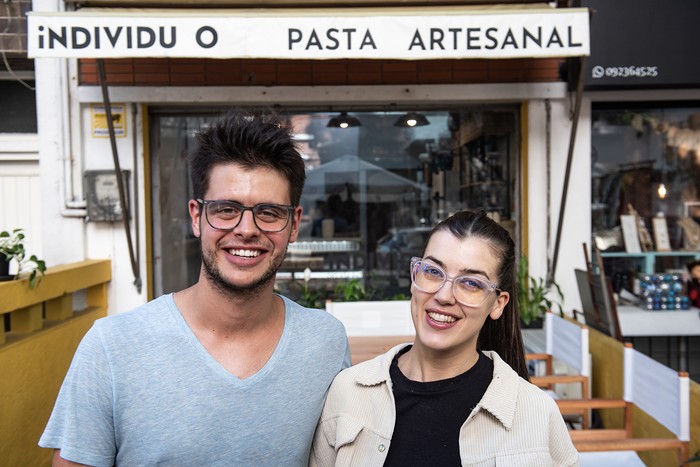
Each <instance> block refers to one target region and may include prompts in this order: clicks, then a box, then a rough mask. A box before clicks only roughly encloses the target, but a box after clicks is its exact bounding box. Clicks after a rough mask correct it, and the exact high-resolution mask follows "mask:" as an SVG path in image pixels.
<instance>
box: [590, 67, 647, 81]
mask: <svg viewBox="0 0 700 467" xmlns="http://www.w3.org/2000/svg"><path fill="white" fill-rule="evenodd" d="M657 76H659V67H656V66H608V67H602V66H594V67H593V69H592V70H591V77H592V78H594V79H597V78H655V77H657Z"/></svg>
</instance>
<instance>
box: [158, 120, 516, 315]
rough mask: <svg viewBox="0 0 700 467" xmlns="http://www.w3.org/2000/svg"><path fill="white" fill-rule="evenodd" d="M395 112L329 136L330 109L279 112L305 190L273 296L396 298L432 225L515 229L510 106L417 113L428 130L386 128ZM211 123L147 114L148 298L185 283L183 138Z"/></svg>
mask: <svg viewBox="0 0 700 467" xmlns="http://www.w3.org/2000/svg"><path fill="white" fill-rule="evenodd" d="M412 110H413V109H412ZM403 114H404V112H398V111H395V112H383V111H375V112H369V111H363V112H349V115H350V116H351V117H355V118H357V119H358V120H359V121H360V125H359V126H351V127H348V128H338V127H329V126H328V122H329V121H330V119H331V118H333V117H335V116H338V115H339V114H338V113H328V112H317V113H308V112H307V113H294V112H288V113H287V115H289V119H290V121H291V123H292V126H293V128H294V133H295V136H296V139H297V141H298V145H299V149H300V152H301V153H302V157H303V158H304V160H305V162H306V168H307V182H306V185H305V189H304V192H303V195H302V199H301V205H302V207H303V216H302V222H301V226H300V236H299V239H298V241H297V242H296V243H294V244H291V245H290V248H289V251H288V254H287V257H286V259H285V261H284V263H283V265H282V267H281V269H280V270H279V272H278V274H277V282H276V285H275V286H276V289H277V290H278V291H279V292H281V293H284V294H285V295H288V296H290V297H291V298H294V299H297V300H300V301H301V302H302V303H305V304H307V305H314V304H315V305H316V306H323V300H325V299H327V298H330V299H340V300H342V299H345V298H347V297H345V296H344V295H348V294H349V291H352V294H353V295H354V296H355V297H358V296H359V297H361V298H365V299H374V300H388V299H394V298H402V297H403V298H407V297H408V295H409V285H410V280H409V273H408V269H409V262H410V258H411V257H412V256H418V255H421V254H422V252H423V248H424V246H425V243H426V239H427V236H428V234H429V232H430V230H431V228H432V226H433V225H435V224H436V223H437V222H439V221H440V220H441V219H443V218H444V217H446V216H447V215H449V214H450V213H452V212H455V211H457V210H460V209H465V208H473V209H477V208H479V209H486V210H487V211H490V212H491V213H492V214H493V215H494V216H495V217H497V218H498V219H499V220H501V222H503V223H504V224H508V225H507V227H509V228H512V226H513V225H514V224H515V219H516V215H517V213H516V209H515V207H514V204H513V199H514V197H513V192H514V189H515V186H516V180H517V173H518V171H517V162H516V161H518V159H519V156H518V154H516V153H514V152H513V151H512V148H514V147H517V144H515V143H514V142H515V140H516V131H515V129H516V128H517V126H516V123H517V122H516V118H517V117H516V116H517V109H515V108H507V109H504V108H496V107H494V108H493V110H491V109H489V110H484V109H483V108H482V109H479V110H476V111H472V110H470V109H460V110H458V111H456V110H450V111H447V110H431V111H425V112H422V115H423V116H424V117H425V118H426V119H427V122H428V124H424V125H416V126H414V127H410V126H397V125H396V123H397V121H398V120H399V118H400V117H402V115H403ZM215 118H216V115H215V114H211V115H191V114H190V115H168V114H167V113H165V112H157V111H156V112H154V113H153V118H152V124H151V128H152V132H153V133H152V135H151V141H152V154H153V158H152V171H153V196H152V199H153V203H154V205H153V213H154V229H153V231H154V241H153V244H154V258H153V264H154V273H155V276H154V282H155V291H156V294H160V293H166V292H169V291H174V290H178V289H181V288H184V287H186V286H188V285H190V284H192V283H194V282H195V281H196V280H197V277H198V274H199V263H200V257H199V254H200V253H199V243H198V240H197V239H196V238H194V236H193V235H192V232H191V229H190V226H189V219H188V217H187V209H186V205H187V200H188V199H189V196H190V191H191V190H190V187H189V174H188V173H187V166H186V156H187V154H188V153H189V151H190V150H191V149H192V147H193V144H194V141H193V135H194V133H195V132H196V131H197V130H199V129H200V128H202V127H203V126H204V125H208V124H210V123H211V122H213V121H214V120H215ZM423 123H425V122H423ZM512 230H513V229H511V231H512ZM165 245H167V248H166V247H165ZM174 245H177V246H182V247H181V248H180V247H178V248H173V247H172V246H174ZM307 269H308V271H306V270H307ZM305 271H306V278H307V279H308V280H306V281H305ZM348 284H350V285H353V284H356V285H357V287H354V288H353V287H349V286H348ZM358 290H359V295H358Z"/></svg>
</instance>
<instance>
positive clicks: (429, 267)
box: [411, 257, 501, 307]
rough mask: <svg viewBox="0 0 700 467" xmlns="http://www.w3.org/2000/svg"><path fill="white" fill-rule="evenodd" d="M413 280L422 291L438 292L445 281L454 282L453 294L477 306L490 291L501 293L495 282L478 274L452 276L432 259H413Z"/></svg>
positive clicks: (465, 302) (461, 301) (458, 298)
mask: <svg viewBox="0 0 700 467" xmlns="http://www.w3.org/2000/svg"><path fill="white" fill-rule="evenodd" d="M411 282H412V283H413V285H414V286H415V287H416V288H417V289H418V290H420V291H421V292H426V293H436V292H437V291H438V290H440V289H441V288H442V287H443V286H444V285H445V282H452V295H453V296H454V298H455V300H456V301H457V302H459V303H461V304H462V305H465V306H470V307H476V306H479V305H481V304H482V303H484V301H485V300H486V297H488V295H489V292H492V291H493V292H496V295H500V293H501V289H499V288H498V286H497V285H496V284H494V283H493V282H489V281H487V280H486V279H482V278H480V277H478V276H470V275H464V276H457V277H450V276H448V275H447V273H446V272H445V270H444V269H443V268H441V267H440V266H438V265H437V264H435V263H433V262H432V261H430V260H427V259H423V258H418V257H413V258H412V259H411Z"/></svg>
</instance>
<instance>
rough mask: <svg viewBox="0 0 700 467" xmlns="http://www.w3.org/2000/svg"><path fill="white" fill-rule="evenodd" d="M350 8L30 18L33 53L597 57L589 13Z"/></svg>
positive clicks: (77, 55)
mask: <svg viewBox="0 0 700 467" xmlns="http://www.w3.org/2000/svg"><path fill="white" fill-rule="evenodd" d="M351 11H352V10H350V12H348V11H347V10H346V11H344V12H342V13H340V12H337V11H336V13H334V14H335V15H331V14H330V13H326V14H323V13H318V12H317V13H309V14H308V15H307V16H303V15H300V14H297V15H294V14H292V13H289V12H287V13H277V14H274V15H273V14H263V13H261V12H259V11H257V12H256V11H253V12H250V13H248V14H247V15H243V14H241V12H240V10H238V11H237V10H225V11H221V10H218V11H217V10H213V11H212V10H187V12H181V13H172V12H171V13H163V12H159V11H158V10H140V11H134V10H124V11H123V12H122V11H119V12H114V11H113V10H112V11H105V12H103V11H100V10H89V11H87V12H84V11H83V10H79V11H76V12H66V13H42V12H29V13H28V14H27V16H28V31H27V35H28V56H29V57H30V58H42V57H65V58H124V57H199V58H276V59H399V60H426V59H465V58H487V59H488V58H527V57H533V58H537V57H569V56H583V55H588V54H589V52H590V38H589V20H588V10H587V9H585V8H563V9H556V8H551V9H529V10H498V11H494V10H474V11H461V12H459V11H458V12H456V13H452V14H448V13H444V12H441V13H440V14H436V13H423V12H422V13H421V14H417V13H415V12H414V14H393V15H392V14H391V13H388V12H387V10H386V9H385V10H381V12H377V13H376V16H374V15H372V14H368V13H367V10H362V11H364V13H363V14H355V15H353V14H352V13H351ZM285 15H286V16H285Z"/></svg>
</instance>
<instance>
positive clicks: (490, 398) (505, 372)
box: [355, 344, 519, 430]
mask: <svg viewBox="0 0 700 467" xmlns="http://www.w3.org/2000/svg"><path fill="white" fill-rule="evenodd" d="M407 345H410V344H399V345H397V346H396V347H394V348H392V349H391V350H389V351H388V352H386V353H384V354H382V355H380V356H378V357H375V358H374V359H372V360H370V361H368V362H366V363H365V365H363V368H362V371H360V372H359V373H358V374H357V376H356V377H355V382H356V383H357V384H359V385H361V386H376V385H379V384H383V383H387V384H388V385H389V387H391V379H390V378H389V368H390V366H391V362H392V360H393V359H394V356H395V355H396V354H397V353H398V352H399V351H400V350H401V349H403V348H404V347H406V346H407ZM482 353H483V354H484V355H486V356H487V357H488V358H490V359H491V360H493V380H492V381H491V384H489V386H488V388H487V389H486V393H485V394H484V397H482V398H481V401H479V404H478V405H477V407H476V409H475V410H474V411H473V412H472V415H471V416H470V417H469V418H471V417H472V416H473V415H474V414H475V413H476V412H478V411H479V409H483V410H486V411H488V412H489V413H491V414H492V415H493V416H494V417H496V419H497V420H498V421H500V422H501V424H503V426H504V427H505V428H506V429H507V430H510V429H511V428H512V426H513V419H514V418H515V405H516V404H515V402H516V399H517V396H518V386H519V384H518V379H519V376H518V374H517V373H516V372H515V371H514V370H513V369H512V368H511V367H510V366H509V365H508V364H507V363H506V362H504V361H503V360H502V359H501V357H500V356H499V355H498V354H497V353H496V352H493V351H490V350H486V351H483V352H482Z"/></svg>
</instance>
